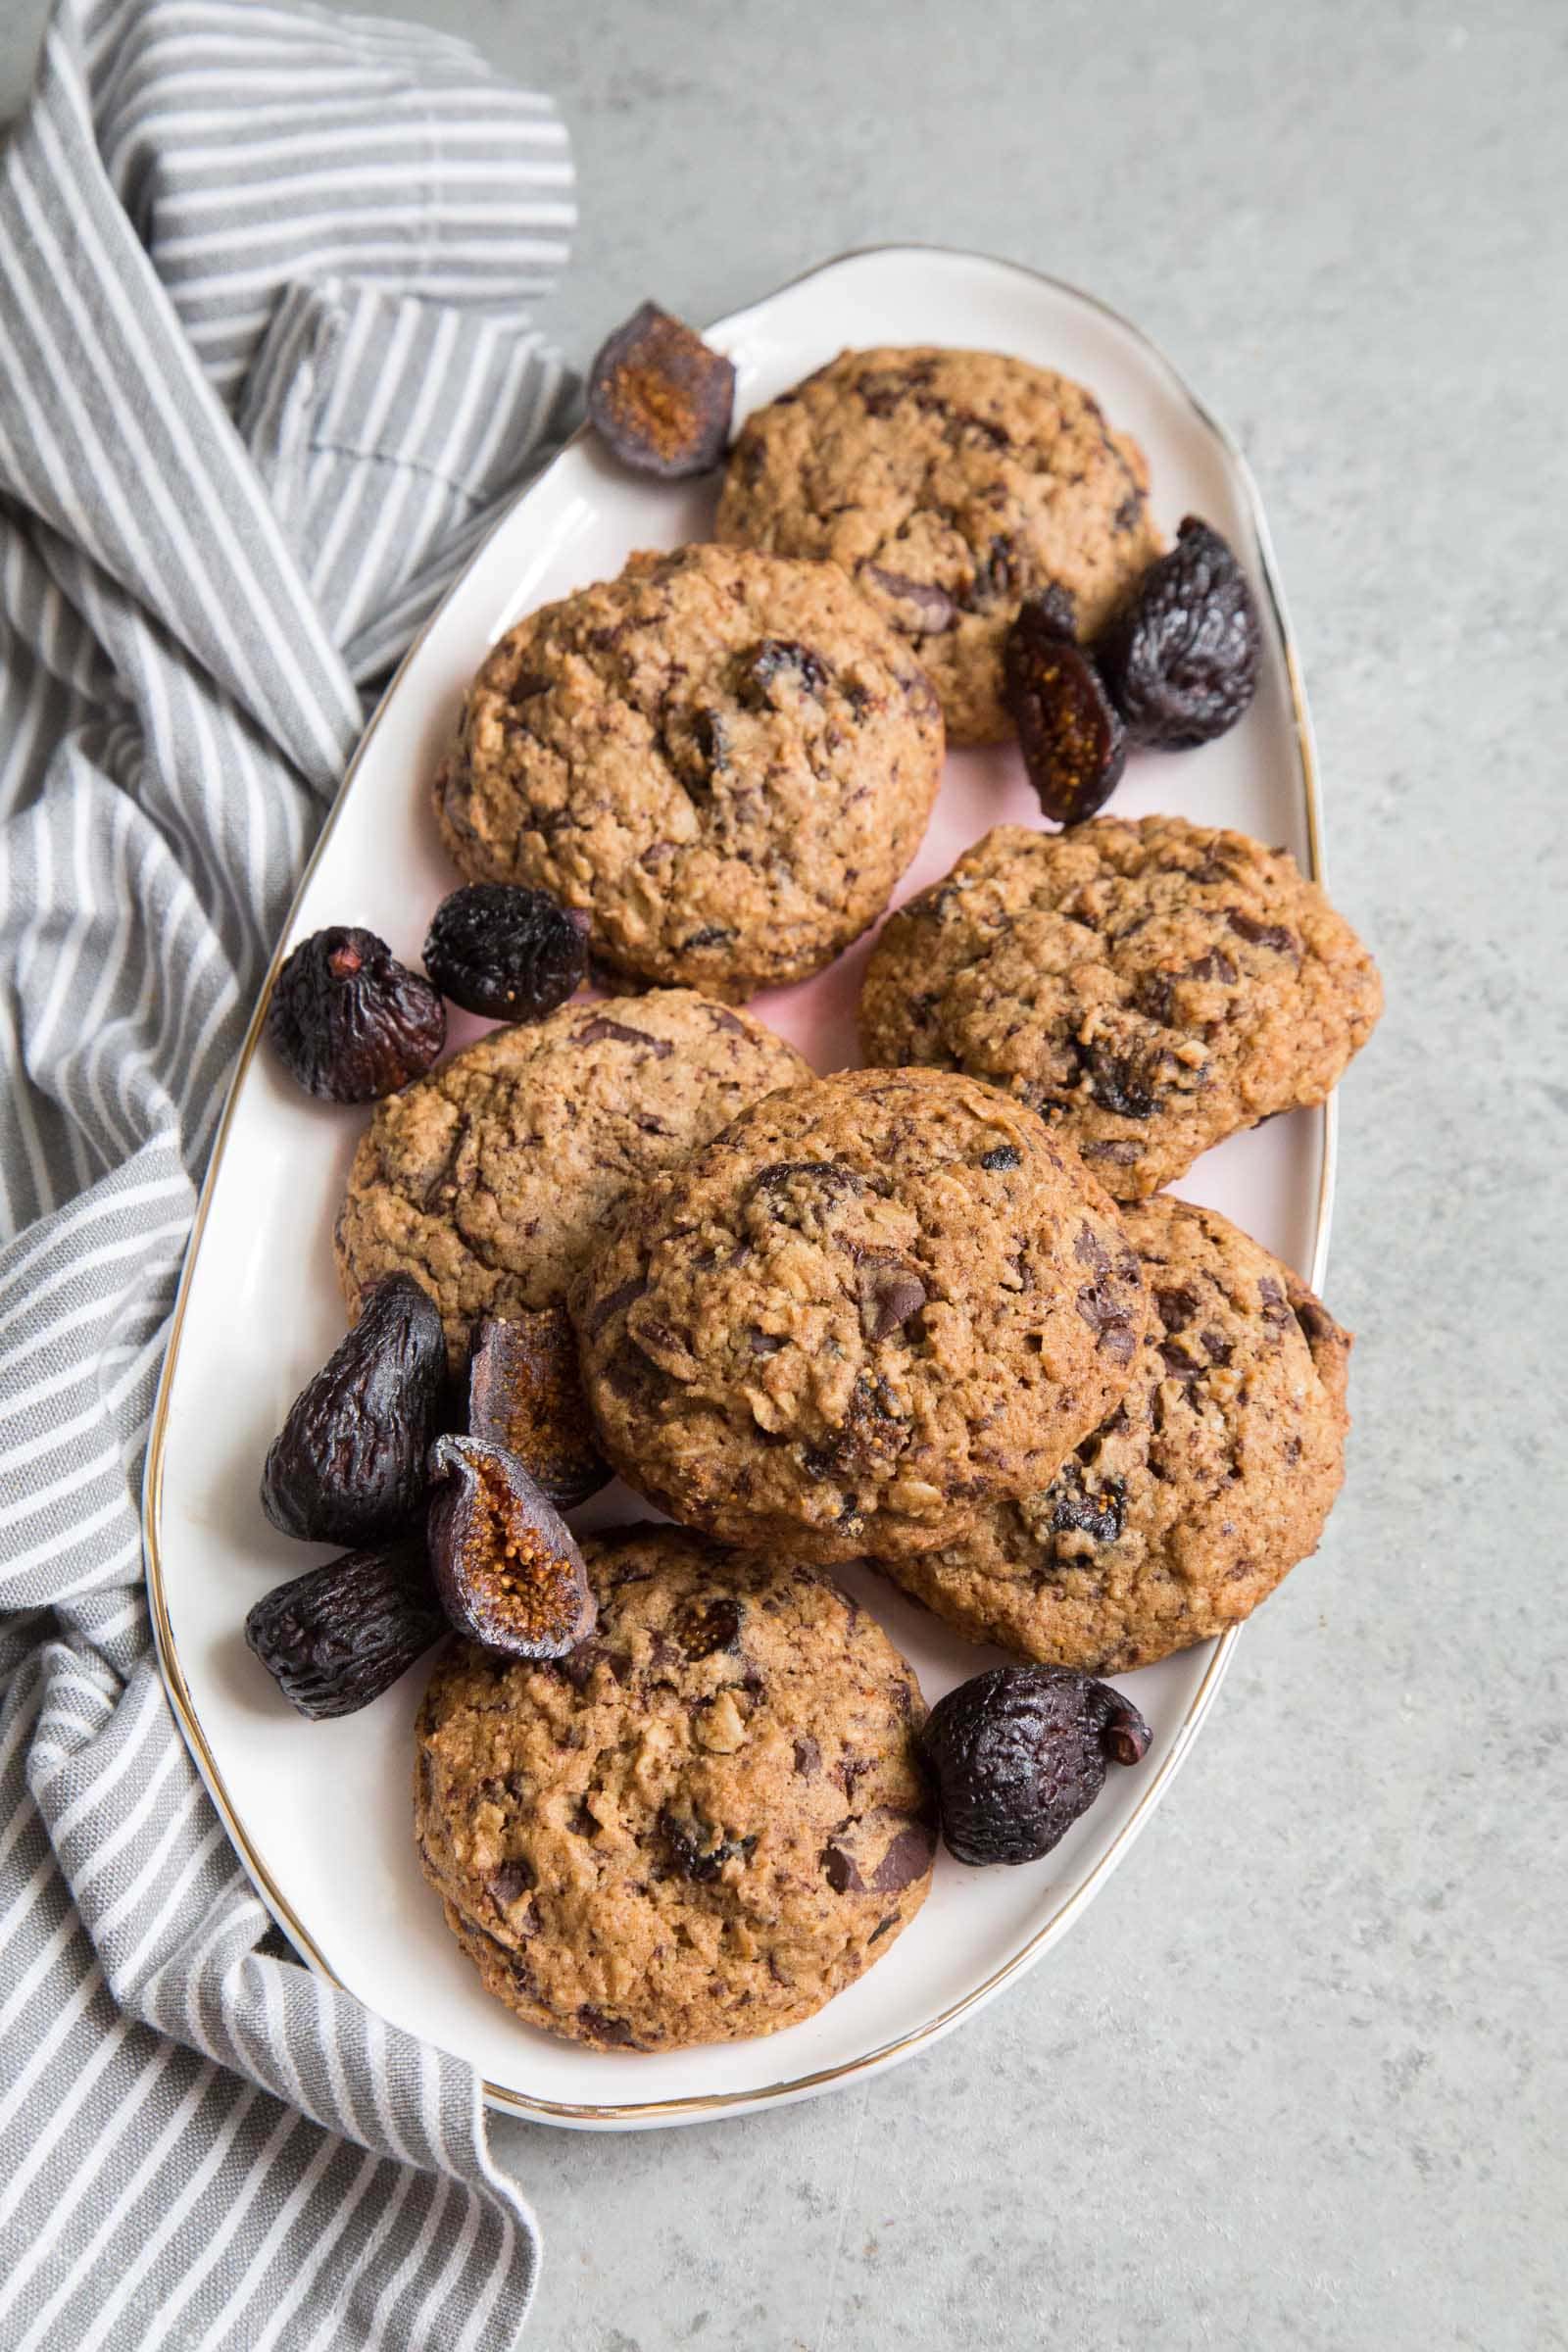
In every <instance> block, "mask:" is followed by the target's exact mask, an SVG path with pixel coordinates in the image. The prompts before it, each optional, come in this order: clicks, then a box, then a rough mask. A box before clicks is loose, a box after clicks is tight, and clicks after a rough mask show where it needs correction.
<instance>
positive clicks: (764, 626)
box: [435, 547, 943, 1003]
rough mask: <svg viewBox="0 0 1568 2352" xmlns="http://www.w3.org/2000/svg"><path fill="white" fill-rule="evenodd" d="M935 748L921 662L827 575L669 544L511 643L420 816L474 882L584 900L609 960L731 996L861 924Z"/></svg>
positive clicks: (925, 791)
mask: <svg viewBox="0 0 1568 2352" xmlns="http://www.w3.org/2000/svg"><path fill="white" fill-rule="evenodd" d="M942 749H943V733H942V718H941V713H940V711H938V708H937V704H936V698H935V695H934V694H933V692H932V689H931V686H930V683H929V681H928V680H927V678H926V677H925V675H924V672H923V671H922V670H921V669H920V667H919V665H918V663H917V662H916V661H915V659H914V656H913V654H912V652H911V650H910V648H909V647H908V646H907V644H906V643H905V641H904V640H903V639H902V638H901V637H900V636H899V635H898V634H897V632H896V631H895V630H894V629H892V628H890V627H889V626H888V624H887V622H886V621H885V620H883V619H882V618H881V617H880V616H879V615H878V613H876V612H875V611H874V610H873V608H872V606H871V605H870V604H869V603H868V602H867V600H866V599H865V598H864V597H863V596H861V595H860V594H859V593H858V591H857V590H856V589H855V587H854V586H853V585H852V584H851V582H850V581H849V579H848V578H847V577H846V576H845V575H844V573H842V572H841V571H839V570H838V569H837V568H836V567H835V566H833V565H831V564H801V563H787V562H783V561H780V560H778V559H776V558H773V557H769V556H761V555H754V554H751V553H749V552H748V551H746V550H744V549H740V548H721V547H684V548H680V549H678V550H677V551H676V552H675V553H674V554H673V555H667V556H661V555H639V556H633V557H632V559H631V561H630V562H629V563H628V564H627V565H626V568H625V570H624V571H623V572H622V573H621V574H620V576H619V578H618V579H613V580H606V581H603V582H601V583H600V584H599V585H598V586H597V587H593V588H584V589H581V590H579V591H578V593H577V594H576V595H574V596H568V597H566V598H565V599H564V600H563V602H561V603H560V604H554V605H548V606H546V607H545V608H544V610H543V611H541V612H538V613H532V614H530V616H529V617H528V618H527V619H526V620H524V621H521V622H519V624H518V625H517V627H516V628H515V629H512V630H509V631H508V633H507V635H506V636H505V637H503V638H502V640H501V642H500V643H499V644H498V645H497V646H496V647H495V649H494V650H493V652H492V653H491V654H490V656H489V657H488V659H487V660H486V662H485V663H484V665H483V667H482V668H481V669H480V671H479V673H478V675H477V677H476V678H475V679H474V681H473V684H472V685H471V687H470V688H469V690H468V695H467V700H466V704H465V706H464V711H463V718H462V721H461V725H460V730H459V737H458V741H457V744H456V745H455V747H454V748H453V751H452V753H451V754H450V756H449V758H448V760H447V761H446V764H445V766H444V767H443V769H442V771H441V774H440V775H439V777H438V778H437V781H436V787H435V803H436V815H437V818H438V821H439V823H440V827H441V833H442V838H443V839H444V841H445V843H446V846H447V849H448V850H449V852H450V853H451V856H452V858H453V859H454V861H455V862H456V864H457V865H458V867H459V868H460V870H461V871H462V872H463V873H464V875H465V876H466V878H467V879H468V880H470V881H491V882H525V883H532V884H534V885H535V886H537V887H539V888H542V889H545V890H548V891H551V892H553V893H554V894H555V896H556V897H557V898H559V899H560V900H562V901H563V903H564V905H565V906H567V907H577V908H582V909H584V910H586V911H587V913H588V914H589V915H590V917H591V920H592V932H591V943H590V944H591V947H592V951H593V954H594V956H595V957H596V958H597V960H598V962H599V964H600V965H601V966H602V967H604V968H607V969H609V970H613V971H615V972H619V973H621V974H622V975H624V976H625V977H626V978H628V979H640V980H652V981H683V982H686V983H689V984H690V985H691V986H693V987H696V988H702V989H705V990H707V991H708V993H709V994H710V995H711V996H715V997H722V998H724V999H726V1000H728V1001H730V1002H732V1003H733V1002H736V1001H738V1000H740V999H742V998H745V997H747V996H750V995H751V994H753V992H754V991H756V990H757V989H760V988H770V987H777V986H779V985H781V984H782V983H784V982H786V981H792V980H801V979H804V978H806V976H807V975H808V974H809V973H810V972H814V971H817V970H819V969H820V967H821V966H822V965H823V964H825V963H828V962H830V961H831V960H832V958H833V957H834V956H836V955H837V954H838V953H839V951H840V949H841V948H845V947H847V946H848V945H849V943H850V942H851V940H853V939H857V938H858V936H859V934H860V933H861V932H862V931H863V930H864V929H865V928H866V926H867V924H869V923H871V922H874V921H875V919H876V917H877V916H878V915H879V914H880V913H881V911H882V909H883V907H885V906H886V905H887V902H888V898H889V895H890V893H891V892H892V889H893V885H894V883H895V882H896V881H897V880H898V878H899V876H900V875H901V874H902V873H903V871H904V869H905V867H906V866H907V864H908V862H909V859H910V858H912V857H913V855H914V852H915V850H916V848H917V846H918V844H919V841H920V836H921V835H922V833H923V832H924V831H925V825H926V819H927V817H928V816H929V815H930V812H931V804H932V802H933V801H934V799H935V798H936V790H937V783H938V779H939V776H940V773H941V766H942Z"/></svg>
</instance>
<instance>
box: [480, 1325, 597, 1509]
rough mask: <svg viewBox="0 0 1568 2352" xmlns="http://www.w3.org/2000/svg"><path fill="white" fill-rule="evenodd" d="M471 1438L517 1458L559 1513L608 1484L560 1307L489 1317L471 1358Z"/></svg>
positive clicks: (574, 1349)
mask: <svg viewBox="0 0 1568 2352" xmlns="http://www.w3.org/2000/svg"><path fill="white" fill-rule="evenodd" d="M468 1435H469V1437H470V1438H478V1439H480V1440H482V1441H483V1443H484V1444H486V1445H488V1446H501V1447H503V1448H504V1449H505V1451H507V1452H508V1453H515V1455H516V1457H517V1459H518V1461H519V1462H521V1464H522V1466H523V1468H524V1469H525V1470H526V1471H527V1473H528V1475H529V1477H530V1478H531V1479H532V1480H533V1482H534V1484H535V1486H536V1487H538V1488H539V1489H540V1490H541V1492H542V1493H543V1494H544V1495H547V1496H548V1497H549V1499H550V1500H551V1501H552V1502H553V1503H554V1504H555V1505H556V1507H557V1509H558V1510H563V1511H569V1510H570V1509H571V1508H572V1506H573V1505H574V1504H575V1503H579V1502H585V1501H586V1500H587V1498H588V1496H589V1495H593V1494H597V1492H598V1490H599V1489H600V1488H601V1487H602V1486H603V1485H604V1484H605V1481H606V1480H607V1479H608V1478H609V1476H610V1471H609V1469H608V1468H607V1466H606V1464H605V1463H604V1461H603V1460H602V1459H601V1458H600V1454H599V1448H598V1446H596V1444H595V1443H594V1425H593V1418H592V1415H591V1414H590V1413H589V1410H588V1399H587V1397H585V1396H584V1395H583V1392H582V1382H581V1380H580V1379H579V1377H578V1373H577V1343H576V1341H575V1339H574V1338H573V1336H572V1329H571V1320H570V1317H569V1316H568V1315H567V1313H566V1310H565V1308H564V1306H561V1305H555V1306H542V1307H539V1308H537V1309H536V1310H534V1311H532V1312H530V1311H529V1310H527V1309H526V1308H520V1307H519V1308H517V1309H516V1310H515V1312H514V1314H513V1315H512V1316H511V1317H510V1318H509V1319H508V1320H507V1321H505V1322H503V1321H502V1320H501V1318H500V1317H499V1316H496V1315H486V1316H485V1317H484V1319H483V1320H482V1321H481V1322H480V1323H479V1324H477V1325H476V1326H475V1329H474V1334H473V1343H472V1348H471V1349H470V1352H469V1355H468Z"/></svg>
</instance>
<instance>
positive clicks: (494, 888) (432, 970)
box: [424, 882, 588, 1021]
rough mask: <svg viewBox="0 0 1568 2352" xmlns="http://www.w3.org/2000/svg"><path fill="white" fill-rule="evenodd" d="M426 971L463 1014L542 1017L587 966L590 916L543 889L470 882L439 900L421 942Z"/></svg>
mask: <svg viewBox="0 0 1568 2352" xmlns="http://www.w3.org/2000/svg"><path fill="white" fill-rule="evenodd" d="M424 968H425V970H426V971H427V972H428V973H429V975H430V977H431V979H432V980H433V981H434V982H435V984H436V986H437V988H438V989H439V990H440V991H441V993H442V995H443V996H444V997H450V998H451V999H452V1002H453V1004H454V1005H462V1006H463V1009H464V1011H465V1012H478V1013H483V1014H484V1015H485V1017H486V1018H487V1019H489V1020H494V1021H540V1020H543V1019H544V1016H545V1014H546V1013H547V1012H554V1011H555V1009H556V1007H557V1005H564V1003H565V1002H566V999H567V998H568V997H569V996H571V995H572V994H573V992H574V991H575V990H576V989H578V988H579V987H580V986H581V985H582V982H583V980H584V978H585V977H586V974H587V970H588V918H587V916H586V915H583V916H582V917H580V918H579V917H577V916H575V915H572V914H569V913H568V912H567V910H566V908H565V907H563V906H561V905H559V904H558V902H557V901H556V900H554V899H553V898H552V897H551V896H550V894H549V892H548V891H544V890H527V889H524V888H523V886H522V885H521V884H520V883H515V882H470V883H468V884H467V885H466V887H465V888H464V889H462V890H455V891H453V893H452V894H451V896H450V898H445V899H443V900H442V902H441V904H440V906H439V907H437V908H436V910H435V919H434V920H433V922H432V923H431V925H430V934H429V937H428V938H427V939H426V941H425V943H424Z"/></svg>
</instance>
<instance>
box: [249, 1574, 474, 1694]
mask: <svg viewBox="0 0 1568 2352" xmlns="http://www.w3.org/2000/svg"><path fill="white" fill-rule="evenodd" d="M446 1630H447V1621H446V1618H445V1617H444V1616H443V1615H442V1612H441V1604H440V1602H439V1601H438V1600H437V1598H436V1594H435V1588H434V1586H433V1585H432V1584H431V1582H430V1576H429V1571H428V1570H427V1568H426V1567H425V1564H424V1546H423V1544H420V1543H419V1542H417V1540H416V1541H414V1542H412V1543H408V1542H405V1543H403V1544H394V1545H392V1546H391V1547H390V1548H388V1549H386V1550H382V1551H350V1552H345V1554H344V1556H343V1557H342V1559H340V1560H329V1561H328V1562H327V1564H326V1566H325V1567H324V1568H312V1569H309V1570H307V1572H306V1574H305V1575H304V1576H296V1577H294V1578H293V1579H292V1580H291V1581H290V1582H289V1583H288V1584H286V1585H277V1586H274V1588H273V1590H272V1591H271V1592H270V1593H267V1594H266V1595H265V1597H264V1598H263V1599H261V1600H259V1601H258V1602H257V1603H256V1606H255V1607H254V1608H253V1609H252V1610H251V1612H250V1615H249V1616H248V1617H247V1618H246V1620H245V1639H246V1641H247V1642H249V1644H250V1646H251V1648H252V1649H253V1650H254V1651H255V1653H256V1655H257V1657H259V1658H260V1659H261V1661H262V1664H263V1665H264V1666H265V1667H266V1668H267V1671H268V1673H269V1674H270V1676H271V1677H272V1680H273V1681H274V1682H275V1683H276V1685H277V1687H278V1689H279V1690H280V1691H282V1693H283V1696H284V1697H285V1698H286V1699H287V1700H288V1702H289V1705H290V1706H291V1707H296V1708H297V1709H298V1710H299V1712H300V1714H302V1715H308V1716H310V1717H311V1718H312V1719H313V1721H319V1720H320V1719H321V1718H323V1717H325V1716H328V1715H352V1714H353V1713H354V1712H355V1710H356V1709H357V1708H359V1707H364V1706H368V1704H369V1702H370V1700H371V1699H372V1698H379V1697H380V1695H381V1692H382V1691H389V1690H390V1689H391V1688H392V1685H393V1684H394V1683H395V1682H396V1681H397V1680H398V1677H399V1676H400V1675H403V1674H406V1673H407V1672H408V1670H409V1668H410V1667H411V1666H412V1665H413V1664H414V1663H415V1660H416V1659H417V1658H420V1657H422V1656H423V1654H424V1652H425V1651H426V1650H427V1649H428V1648H429V1647H430V1645H431V1643H432V1642H439V1641H440V1639H441V1637H442V1635H443V1634H444V1633H445V1632H446Z"/></svg>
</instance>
